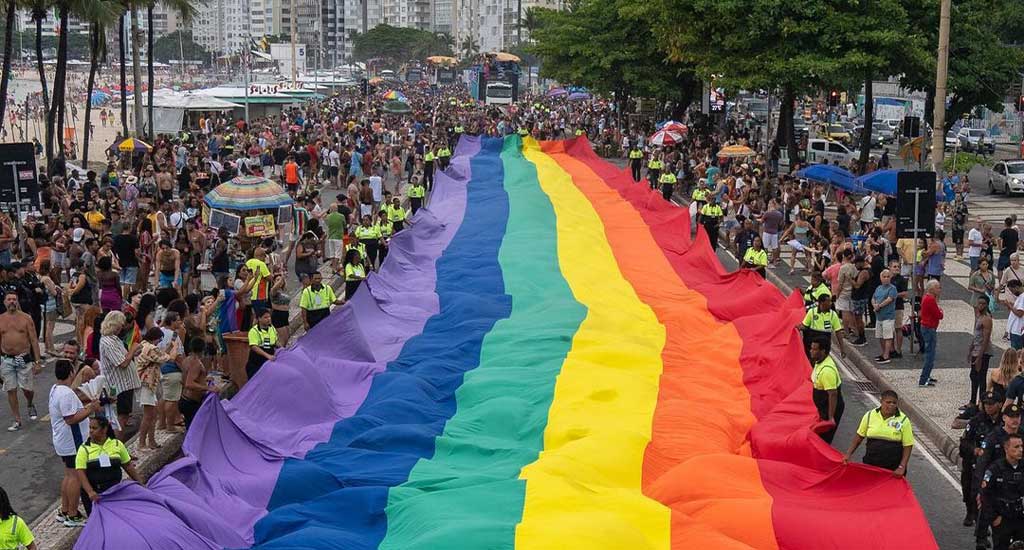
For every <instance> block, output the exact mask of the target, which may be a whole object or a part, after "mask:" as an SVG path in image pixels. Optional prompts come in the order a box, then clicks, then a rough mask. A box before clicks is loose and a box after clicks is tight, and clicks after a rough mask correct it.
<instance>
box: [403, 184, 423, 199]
mask: <svg viewBox="0 0 1024 550" xmlns="http://www.w3.org/2000/svg"><path fill="white" fill-rule="evenodd" d="M405 193H406V195H408V196H409V198H410V199H422V198H423V196H424V195H426V193H427V190H426V189H424V188H423V186H422V185H413V186H412V187H410V188H409V190H408V191H406V192H405Z"/></svg>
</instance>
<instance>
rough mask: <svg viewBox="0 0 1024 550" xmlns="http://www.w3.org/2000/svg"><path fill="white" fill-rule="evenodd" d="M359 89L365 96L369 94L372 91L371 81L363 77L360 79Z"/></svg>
mask: <svg viewBox="0 0 1024 550" xmlns="http://www.w3.org/2000/svg"><path fill="white" fill-rule="evenodd" d="M359 90H360V91H361V92H362V94H363V95H364V96H365V95H369V93H370V81H369V80H367V79H365V78H363V79H361V80H360V81H359Z"/></svg>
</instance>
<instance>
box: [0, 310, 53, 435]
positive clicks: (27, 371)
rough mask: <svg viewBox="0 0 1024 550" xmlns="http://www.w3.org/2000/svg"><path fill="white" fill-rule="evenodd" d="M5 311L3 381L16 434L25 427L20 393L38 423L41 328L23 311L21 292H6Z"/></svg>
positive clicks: (0, 358) (0, 346)
mask: <svg viewBox="0 0 1024 550" xmlns="http://www.w3.org/2000/svg"><path fill="white" fill-rule="evenodd" d="M3 296H4V302H3V303H4V308H5V311H4V312H3V313H0V378H3V388H4V392H5V393H6V394H7V402H8V404H9V405H10V407H11V416H13V417H14V422H12V423H11V425H10V426H9V427H8V428H7V431H9V432H16V431H18V430H20V429H21V428H22V427H23V423H22V418H23V417H22V416H21V406H20V404H19V403H18V390H19V389H20V390H21V393H22V396H24V397H25V401H26V405H27V408H28V411H27V412H28V417H29V419H30V420H38V419H39V413H37V412H36V406H35V401H34V400H35V382H34V379H35V375H37V374H39V372H40V371H41V369H42V365H43V363H42V357H41V356H40V354H39V340H38V338H37V330H38V329H37V328H36V326H35V324H34V323H33V322H32V317H30V316H29V315H28V314H27V313H25V312H23V311H21V306H20V305H19V303H18V293H17V292H16V291H12V290H6V291H4V293H3Z"/></svg>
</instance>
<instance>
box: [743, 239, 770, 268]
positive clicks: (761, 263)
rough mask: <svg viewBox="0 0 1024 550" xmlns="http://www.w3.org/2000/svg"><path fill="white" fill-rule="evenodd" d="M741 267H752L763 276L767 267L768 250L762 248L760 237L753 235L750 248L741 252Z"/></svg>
mask: <svg viewBox="0 0 1024 550" xmlns="http://www.w3.org/2000/svg"><path fill="white" fill-rule="evenodd" d="M743 267H745V268H747V269H753V270H754V271H756V272H757V273H758V274H759V275H761V277H764V276H765V269H767V267H768V252H767V251H766V250H765V249H764V243H762V242H761V237H754V242H753V243H752V244H751V245H750V248H748V249H747V251H746V252H744V253H743Z"/></svg>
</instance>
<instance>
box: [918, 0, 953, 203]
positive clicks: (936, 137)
mask: <svg viewBox="0 0 1024 550" xmlns="http://www.w3.org/2000/svg"><path fill="white" fill-rule="evenodd" d="M950 3H951V0H942V7H941V8H940V11H939V51H938V66H937V67H936V70H935V114H934V117H933V119H932V170H934V171H935V186H936V188H937V189H939V190H941V189H942V176H943V170H942V165H943V156H944V155H943V152H944V151H943V147H945V144H946V131H945V129H946V78H947V76H948V69H949V11H950ZM921 145H922V151H921V154H922V155H923V154H924V150H923V149H924V144H923V143H922V144H921Z"/></svg>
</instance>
